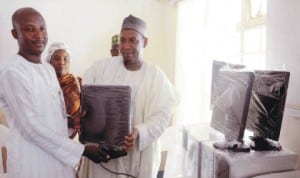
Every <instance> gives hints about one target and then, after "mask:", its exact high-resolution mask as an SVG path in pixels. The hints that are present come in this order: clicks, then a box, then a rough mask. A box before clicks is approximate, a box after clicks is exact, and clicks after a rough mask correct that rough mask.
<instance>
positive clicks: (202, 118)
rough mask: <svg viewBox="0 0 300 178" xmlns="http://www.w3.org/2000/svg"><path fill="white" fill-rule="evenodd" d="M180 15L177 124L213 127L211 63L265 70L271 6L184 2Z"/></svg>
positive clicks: (258, 0)
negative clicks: (267, 16) (266, 34)
mask: <svg viewBox="0 0 300 178" xmlns="http://www.w3.org/2000/svg"><path fill="white" fill-rule="evenodd" d="M177 15H178V18H177V19H178V22H177V50H176V52H177V54H176V70H175V71H176V74H175V80H176V85H177V87H178V90H179V92H180V95H181V103H180V106H179V108H178V113H177V117H176V118H177V119H176V121H177V122H179V123H196V122H209V121H210V109H209V108H210V106H209V103H210V102H209V101H210V86H211V83H210V82H211V61H212V60H222V61H227V62H232V63H243V64H246V65H247V66H249V67H253V68H254V67H255V68H263V67H264V66H265V60H264V59H265V31H266V29H265V15H266V0H242V1H232V0H183V1H180V2H179V3H178V14H177Z"/></svg>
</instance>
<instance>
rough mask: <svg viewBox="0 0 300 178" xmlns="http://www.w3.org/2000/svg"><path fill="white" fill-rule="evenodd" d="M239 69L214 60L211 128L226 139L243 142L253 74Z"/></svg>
mask: <svg viewBox="0 0 300 178" xmlns="http://www.w3.org/2000/svg"><path fill="white" fill-rule="evenodd" d="M222 66H223V67H222ZM241 68H243V66H242V65H236V66H235V65H228V64H226V63H224V62H220V61H213V69H212V72H213V75H212V87H211V108H212V118H211V127H212V128H214V129H216V130H218V131H219V132H221V133H223V134H224V136H225V139H226V141H234V140H235V141H238V142H243V136H244V129H245V126H246V119H247V115H248V109H249V104H250V98H251V89H252V84H253V80H254V75H253V72H251V71H246V70H244V69H241Z"/></svg>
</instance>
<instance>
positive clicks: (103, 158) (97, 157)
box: [82, 145, 110, 163]
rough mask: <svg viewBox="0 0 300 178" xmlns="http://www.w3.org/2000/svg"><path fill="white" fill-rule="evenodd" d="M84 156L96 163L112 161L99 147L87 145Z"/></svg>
mask: <svg viewBox="0 0 300 178" xmlns="http://www.w3.org/2000/svg"><path fill="white" fill-rule="evenodd" d="M82 155H83V156H85V157H87V158H89V159H90V160H92V161H93V162H95V163H100V162H107V161H108V160H109V159H110V156H109V155H108V154H106V153H104V152H102V151H101V150H100V149H99V147H98V146H94V145H86V146H85V148H84V152H83V154H82Z"/></svg>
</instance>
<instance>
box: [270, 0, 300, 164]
mask: <svg viewBox="0 0 300 178" xmlns="http://www.w3.org/2000/svg"><path fill="white" fill-rule="evenodd" d="M299 7H300V1H299V0H269V1H268V9H267V11H268V12H267V14H268V15H267V40H266V45H267V46H266V58H267V67H269V68H281V67H282V66H283V65H285V68H286V69H287V70H289V71H290V72H291V76H290V82H289V88H288V96H287V101H286V106H287V107H286V109H285V113H284V119H283V124H282V128H281V134H280V139H279V140H280V143H281V144H282V145H283V146H285V147H287V148H289V149H291V150H293V151H296V152H297V153H298V154H299V155H300V140H299V135H300V94H299V91H300V79H299V76H300V69H299V67H300V60H299V57H300V33H299V32H300V21H299V17H300V11H299ZM298 166H300V165H298Z"/></svg>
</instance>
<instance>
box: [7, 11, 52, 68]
mask: <svg viewBox="0 0 300 178" xmlns="http://www.w3.org/2000/svg"><path fill="white" fill-rule="evenodd" d="M12 22H13V29H12V30H11V33H12V35H13V37H14V38H15V39H16V40H17V41H18V45H19V51H18V54H19V55H21V56H23V57H24V58H25V59H26V60H28V61H30V62H32V63H41V54H42V52H43V50H44V49H45V47H46V45H47V42H48V34H47V28H46V23H45V20H44V18H43V17H42V16H41V14H40V13H39V12H37V11H36V10H34V9H32V8H22V9H19V10H17V11H16V12H15V13H14V15H13V18H12Z"/></svg>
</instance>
